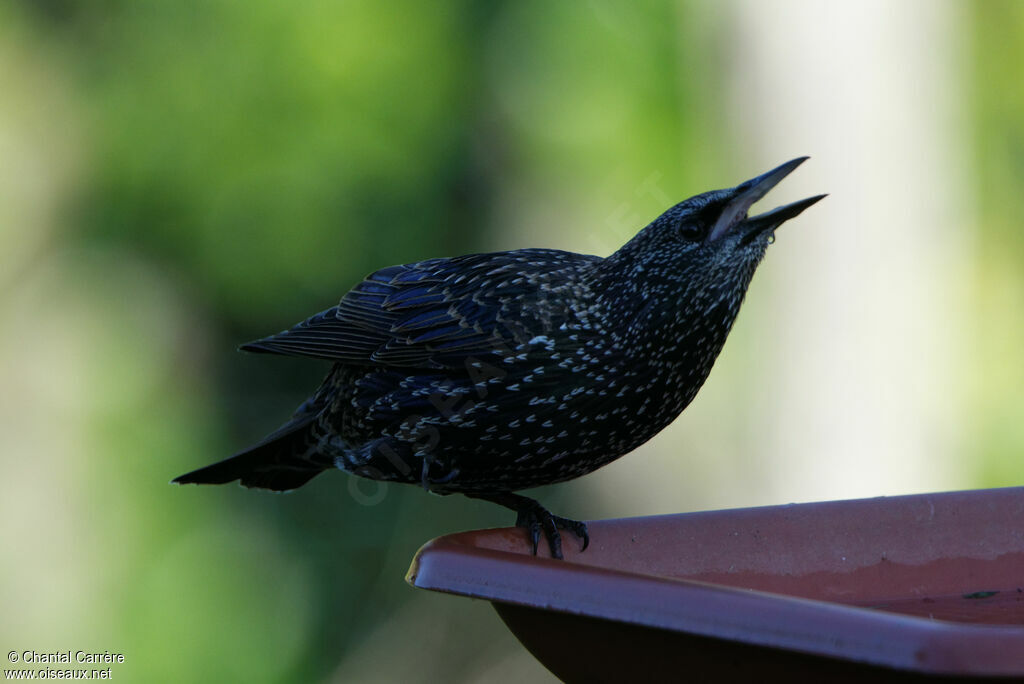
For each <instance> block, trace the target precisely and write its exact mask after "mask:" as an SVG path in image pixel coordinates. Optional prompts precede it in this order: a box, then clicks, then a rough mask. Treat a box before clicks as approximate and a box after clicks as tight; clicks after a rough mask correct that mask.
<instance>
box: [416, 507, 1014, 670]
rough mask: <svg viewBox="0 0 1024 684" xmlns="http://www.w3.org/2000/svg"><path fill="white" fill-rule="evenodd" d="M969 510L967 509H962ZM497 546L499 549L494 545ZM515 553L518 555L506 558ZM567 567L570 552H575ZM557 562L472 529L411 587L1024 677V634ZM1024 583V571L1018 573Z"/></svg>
mask: <svg viewBox="0 0 1024 684" xmlns="http://www.w3.org/2000/svg"><path fill="white" fill-rule="evenodd" d="M990 501H998V502H1003V504H1004V505H1005V504H1006V502H1013V505H1014V506H1017V505H1018V504H1017V503H1016V502H1024V488H1009V489H997V490H977V491H973V492H948V493H942V494H922V495H913V496H906V497H888V498H882V499H860V500H851V501H846V502H825V503H817V504H796V505H786V506H767V507H762V508H756V509H733V510H727V511H717V512H703V513H693V514H679V515H678V516H654V517H651V518H634V519H622V520H617V521H600V522H599V523H598V524H597V526H600V524H602V523H614V524H616V525H620V526H621V525H628V524H638V525H643V524H645V523H651V522H665V521H672V520H673V519H678V520H680V521H682V520H684V519H692V518H693V517H694V516H703V517H704V518H705V519H714V516H717V515H721V516H736V515H740V516H743V515H759V516H766V517H771V516H779V515H786V516H794V515H796V516H799V515H800V514H801V513H809V514H814V513H815V512H816V511H819V510H825V508H822V507H827V509H828V510H830V511H831V512H832V514H840V515H841V514H842V512H843V511H844V510H848V511H849V513H850V515H858V514H859V513H860V512H861V511H863V510H865V508H864V507H865V506H871V507H874V508H880V507H882V508H884V509H885V510H896V509H899V510H903V509H906V508H908V507H914V506H921V505H925V506H927V508H928V509H929V510H930V511H932V512H933V514H934V511H935V510H936V507H938V510H940V511H941V510H943V508H944V507H950V506H959V507H960V508H958V509H956V508H951V509H950V510H952V511H953V513H954V514H956V513H957V512H958V511H963V510H968V509H969V508H970V507H974V508H975V509H978V510H988V509H991V508H992V505H991V503H990ZM965 506H966V507H967V508H965ZM816 507H817V508H816ZM488 546H491V547H493V546H498V547H499V548H486V547H488ZM505 548H510V549H513V550H505ZM568 557H569V559H570V561H571V559H572V557H573V556H572V555H569V556H568ZM570 561H555V560H552V559H550V558H543V557H534V556H532V555H529V554H528V553H527V552H525V540H524V539H523V537H522V531H521V530H515V529H500V530H487V531H474V532H466V533H460V534H454V535H448V536H445V537H440V538H438V539H435V540H433V541H430V542H428V543H427V544H425V545H424V546H423V547H422V548H421V549H420V550H419V552H418V553H417V554H416V557H415V558H414V560H413V563H412V566H411V567H410V570H409V573H408V575H407V578H406V579H407V581H408V582H409V583H410V584H412V585H413V586H415V587H418V588H421V589H429V590H434V591H441V592H446V593H452V594H458V595H462V596H469V597H473V598H481V599H486V600H489V601H498V602H503V603H511V604H516V605H522V606H530V607H534V608H540V609H544V610H553V611H558V612H564V613H570V614H576V615H584V616H588V617H594V618H601V619H606V620H613V621H619V622H624V623H628V624H635V625H643V626H647V627H655V628H660V629H666V630H672V631H676V632H682V633H688V634H695V635H701V636H707V637H714V638H719V639H725V640H732V641H737V642H741V643H746V644H752V645H758V646H765V647H769V648H777V649H784V650H792V651H797V652H801V653H808V654H813V655H820V656H825V657H830V658H838V659H844V660H850V661H855V662H861V663H867V664H872V665H879V666H885V667H892V668H898V669H903V670H912V671H917V672H925V673H931V674H944V675H985V676H1012V675H1022V674H1024V627H1017V626H1009V625H976V624H962V623H956V622H945V621H939V620H932V619H928V618H922V617H912V616H907V615H900V614H895V613H887V612H881V611H877V610H871V609H868V608H861V607H856V606H850V605H843V604H841V603H833V602H830V601H823V600H815V599H808V598H797V597H793V596H788V595H783V594H775V593H769V592H764V591H755V590H751V589H742V588H737V587H731V586H725V585H721V584H713V583H708V582H701V581H694V580H687V579H675V578H668V577H660V576H656V575H645V574H639V573H635V572H624V571H621V570H614V569H608V568H603V567H597V566H593V565H583V564H580V563H575V562H570ZM1022 582H1024V568H1022Z"/></svg>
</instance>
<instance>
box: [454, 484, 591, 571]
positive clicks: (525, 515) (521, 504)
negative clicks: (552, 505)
mask: <svg viewBox="0 0 1024 684" xmlns="http://www.w3.org/2000/svg"><path fill="white" fill-rule="evenodd" d="M466 496H469V497H472V498H474V499H484V500H485V501H491V502H493V503H496V504H499V505H501V506H505V507H506V508H510V509H512V510H513V511H515V512H516V527H522V528H523V529H525V530H526V536H527V538H528V539H529V540H530V544H531V545H532V546H533V555H537V545H538V543H539V542H540V533H541V532H542V531H543V532H544V536H545V538H546V539H547V540H548V547H549V548H550V549H551V557H552V558H557V559H559V560H562V559H563V557H562V535H561V534H560V533H559V530H568V531H569V532H572V533H573V534H575V535H576V536H577V537H579V538H580V539H581V540H582V541H583V548H581V549H580V550H581V551H586V550H587V547H588V546H589V545H590V535H589V534H588V533H587V526H586V524H585V523H582V522H580V521H578V520H570V519H569V518H563V517H561V516H558V515H555V514H553V513H552V512H551V511H549V510H548V509H546V508H544V507H543V506H541V505H540V503H538V502H537V501H535V500H534V499H530V498H528V497H525V496H521V495H519V494H512V493H511V492H500V493H495V494H477V493H473V494H466Z"/></svg>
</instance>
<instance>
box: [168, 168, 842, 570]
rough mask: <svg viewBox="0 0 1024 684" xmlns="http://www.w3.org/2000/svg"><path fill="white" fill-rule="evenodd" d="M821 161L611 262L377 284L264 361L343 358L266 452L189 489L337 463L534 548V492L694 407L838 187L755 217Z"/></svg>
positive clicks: (696, 203) (718, 196)
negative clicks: (764, 262) (736, 328)
mask: <svg viewBox="0 0 1024 684" xmlns="http://www.w3.org/2000/svg"><path fill="white" fill-rule="evenodd" d="M805 159H806V157H802V158H799V159H794V160H792V161H790V162H787V163H785V164H783V165H781V166H779V167H778V168H776V169H773V170H772V171H769V172H768V173H765V174H763V175H761V176H758V177H757V178H754V179H752V180H749V181H747V182H745V183H741V184H740V185H738V186H736V187H735V188H731V189H728V190H715V191H711V192H705V193H703V194H700V195H697V196H695V197H691V198H690V199H688V200H686V201H684V202H680V203H679V204H677V205H675V206H674V207H672V208H671V209H669V210H668V211H666V212H665V213H664V214H662V215H661V216H659V217H658V218H657V219H655V220H654V222H653V223H651V224H650V225H649V226H647V227H646V228H644V229H643V230H642V231H640V233H639V234H638V235H636V237H634V238H633V239H632V240H630V241H629V242H627V243H626V244H625V245H624V246H623V247H622V248H621V249H619V250H618V251H617V252H615V253H614V254H612V255H611V256H609V257H607V258H601V257H597V256H589V255H584V254H575V253H573V252H563V251H559V250H552V249H521V250H515V251H511V252H495V253H491V254H470V255H467V256H461V257H454V258H442V259H428V260H426V261H420V262H417V263H413V264H404V265H401V266H389V267H388V268H383V269H381V270H379V271H376V272H374V273H371V274H370V275H369V276H367V277H366V279H365V280H363V281H362V282H361V283H359V284H358V285H356V286H355V287H354V288H352V290H351V291H350V292H348V294H346V295H345V296H344V297H342V299H341V302H340V303H339V304H338V305H337V306H334V307H331V308H330V309H327V310H326V311H323V312H321V313H318V314H316V315H315V316H313V317H312V318H310V319H308V320H306V321H304V322H302V323H299V324H298V325H296V326H295V327H294V328H292V329H290V330H285V331H283V332H281V333H278V334H277V335H272V336H270V337H266V338H264V339H261V340H257V341H255V342H250V343H248V344H245V345H242V347H241V349H243V350H245V351H251V352H265V353H270V354H285V355H289V356H305V357H310V358H315V359H325V360H328V361H331V362H333V364H334V365H333V366H332V367H331V370H330V372H329V373H328V375H327V378H326V379H325V380H324V381H323V383H322V384H321V385H320V388H319V389H318V390H317V391H316V393H315V394H314V395H313V396H312V397H311V398H310V399H308V400H307V401H306V402H305V403H304V404H302V405H301V406H300V407H299V408H298V409H297V410H296V412H295V415H293V416H292V418H291V420H289V421H288V422H287V423H286V424H285V425H284V426H283V427H281V428H280V429H278V430H277V431H276V432H274V433H273V434H271V435H270V436H269V437H267V438H266V439H264V440H263V441H262V442H260V443H259V444H257V445H256V446H254V447H252V448H250V449H248V450H246V451H243V452H241V453H240V454H238V455H236V456H232V457H231V458H228V459H226V460H224V461H221V462H219V463H215V464H213V465H210V466H207V467H205V468H201V469H199V470H196V471H194V472H191V473H188V474H186V475H182V476H181V477H179V478H177V479H176V480H175V482H178V483H187V482H195V483H206V484H222V483H225V482H230V481H232V480H241V483H242V484H243V485H245V486H246V487H261V488H264V489H273V490H279V491H280V490H288V489H294V488H296V487H299V486H301V485H303V484H304V483H306V482H307V481H308V480H309V479H310V478H312V477H314V476H315V475H317V474H318V473H320V472H322V471H324V470H327V469H329V468H334V467H337V468H340V469H341V470H344V471H346V472H349V473H352V474H354V475H359V476H362V477H367V478H371V479H374V480H388V481H395V482H407V483H418V484H421V485H422V486H423V487H424V488H426V489H427V490H429V491H432V492H436V493H438V494H451V493H453V492H458V493H461V494H465V495H466V496H470V497H473V498H477V499H485V500H487V501H492V502H494V503H497V504H500V505H502V506H506V507H508V508H510V509H512V510H514V511H516V512H517V513H518V518H517V521H516V524H517V525H519V526H521V527H525V528H526V529H527V531H528V534H529V537H530V540H531V541H532V543H533V550H534V553H536V551H537V541H538V539H539V536H540V531H541V530H543V531H544V534H545V536H546V538H547V540H548V544H549V546H550V549H551V555H552V556H554V557H556V558H561V557H562V553H561V537H560V535H559V532H558V529H567V530H570V531H572V532H573V533H574V534H576V535H577V536H578V537H580V539H581V540H582V542H583V548H584V549H586V547H587V543H588V541H589V539H588V536H587V529H586V526H585V525H584V524H583V523H581V522H576V521H574V520H569V519H566V518H561V517H559V516H555V515H552V514H551V513H550V512H549V511H548V510H547V509H545V508H544V507H543V506H541V505H540V504H539V503H537V502H536V501H534V500H533V499H529V498H527V497H525V496H522V495H519V494H516V493H515V492H516V491H518V490H521V489H527V488H530V487H536V486H539V485H545V484H550V483H554V482H562V481H564V480H569V479H572V478H575V477H579V476H580V475H585V474H586V473H589V472H591V471H593V470H596V469H597V468H600V467H601V466H603V465H605V464H606V463H609V462H611V461H613V460H615V459H617V458H618V457H620V456H622V455H623V454H626V453H628V452H630V451H632V450H633V449H635V448H637V447H638V446H640V445H641V444H643V443H644V442H646V441H647V440H649V439H650V438H651V437H653V436H654V435H656V434H657V433H658V432H659V431H660V430H661V429H662V428H664V427H665V426H666V425H668V424H669V423H671V422H672V421H673V420H674V419H675V417H676V416H678V415H679V413H680V412H681V411H682V410H683V409H684V408H686V406H687V404H689V403H690V401H692V400H693V398H694V396H695V395H696V394H697V390H699V389H700V387H701V385H702V384H703V383H704V380H705V379H706V378H707V376H708V373H709V372H710V371H711V366H712V364H713V363H714V362H715V358H716V357H717V356H718V353H719V351H721V349H722V345H724V344H725V338H726V336H727V335H728V334H729V329H730V328H731V327H732V323H733V321H734V320H735V318H736V314H737V313H738V312H739V309H740V304H741V303H742V301H743V297H744V294H745V293H746V290H747V286H748V285H749V284H750V279H751V277H753V275H754V270H755V269H756V268H757V265H758V263H759V262H760V261H761V259H762V257H763V256H764V253H765V249H766V248H767V246H768V244H769V243H770V242H772V240H773V236H774V231H775V229H776V228H777V227H778V226H779V225H780V224H781V223H783V222H784V221H786V220H788V219H791V218H793V217H795V216H796V215H798V214H799V213H800V212H802V211H803V210H804V209H806V208H807V207H809V206H811V205H812V204H814V203H815V202H817V201H818V200H820V199H821V198H822V197H824V195H818V196H816V197H811V198H808V199H805V200H801V201H799V202H794V203H792V204H787V205H785V206H782V207H779V208H777V209H774V210H772V211H769V212H767V213H765V214H761V215H760V216H754V217H749V218H748V216H747V210H748V209H749V208H750V206H751V205H752V204H753V203H754V202H756V201H757V200H759V199H760V198H761V197H763V196H764V194H765V193H766V192H768V191H769V190H770V189H772V188H773V187H774V186H775V185H776V184H777V183H778V182H779V181H781V180H782V179H783V178H784V177H786V176H787V175H788V174H789V173H790V172H792V171H793V170H794V169H795V168H796V167H797V166H799V165H800V164H801V163H802V162H803V161H804V160H805Z"/></svg>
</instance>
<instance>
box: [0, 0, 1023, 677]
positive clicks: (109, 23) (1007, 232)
mask: <svg viewBox="0 0 1024 684" xmlns="http://www.w3.org/2000/svg"><path fill="white" fill-rule="evenodd" d="M713 7H714V4H713V3H705V4H696V3H682V4H680V5H670V4H667V3H662V2H654V1H653V0H644V1H642V2H635V3H613V2H589V3H544V2H539V1H536V0H534V1H529V2H511V1H509V2H494V3H478V2H470V1H469V0H442V1H441V2H431V3H423V2H412V1H411V0H403V1H400V2H391V3H372V2H368V1H365V0H360V1H354V2H328V1H317V0H308V1H305V0H304V1H302V2H277V1H274V0H249V1H246V2H242V1H240V0H206V1H202V2H200V1H198V0H142V1H138V2H136V1H131V0H98V1H94V2H78V1H75V0H45V1H43V0H22V1H21V2H13V1H7V2H3V1H0V265H2V268H0V288H3V293H2V296H0V330H2V331H3V333H4V334H3V335H0V383H2V385H3V389H2V390H0V428H2V436H0V440H2V441H0V445H2V448H3V451H4V453H3V454H2V455H0V462H2V464H3V485H0V486H2V488H3V489H2V492H3V494H2V497H0V499H2V500H0V532H2V535H3V540H4V544H3V548H4V552H5V554H6V555H7V562H5V563H3V564H2V565H0V612H2V613H3V615H4V620H3V621H0V642H2V643H3V644H9V645H10V648H16V649H24V648H35V649H37V650H54V649H62V650H63V649H67V648H72V649H77V648H80V647H81V648H85V649H95V650H100V651H102V650H104V649H109V650H116V651H122V652H124V653H125V654H126V658H127V663H126V664H125V665H123V666H120V669H117V668H115V677H119V678H123V679H124V680H126V681H165V680H166V681H235V680H240V679H243V678H244V679H245V680H247V681H310V680H314V681H316V680H325V679H331V678H334V679H337V680H341V681H344V680H351V679H361V680H366V679H371V680H372V679H380V680H387V679H389V678H392V677H393V678H402V679H404V680H409V681H439V680H441V681H444V680H449V679H454V680H458V679H461V680H473V679H481V680H487V681H493V680H496V679H502V678H506V679H508V680H510V681H511V680H516V681H518V680H520V679H524V678H525V679H535V678H537V677H541V676H543V673H542V671H541V670H539V666H536V665H535V664H533V663H532V661H531V660H530V658H529V656H526V655H524V654H523V653H522V651H521V649H520V647H519V646H518V644H516V643H515V642H514V641H513V640H512V638H511V637H510V636H509V635H508V633H507V632H506V630H505V629H504V627H503V626H502V625H501V624H500V623H499V622H498V621H497V619H496V617H495V616H494V615H493V614H491V613H490V612H489V608H488V607H487V606H486V605H482V604H476V603H470V602H459V604H458V605H457V606H456V605H455V604H454V602H453V600H452V599H450V598H447V597H440V596H428V595H423V594H421V593H418V592H414V591H413V590H412V589H410V588H408V587H406V586H405V585H404V584H403V583H402V582H401V577H402V575H403V574H404V572H405V570H406V568H407V566H408V562H409V559H410V558H411V556H412V554H413V552H414V551H415V549H416V548H417V546H418V545H419V544H421V543H422V542H423V541H425V540H427V539H429V538H431V537H433V536H437V535H439V534H442V533H445V532H449V531H454V530H459V529H465V528H471V527H481V526H487V525H506V524H509V523H510V522H511V521H510V516H509V515H508V514H507V513H506V512H503V511H500V510H497V509H495V508H493V507H491V506H489V505H486V504H480V503H475V502H471V501H467V500H462V499H461V498H460V497H452V498H449V499H441V498H437V497H429V496H427V495H425V494H424V493H423V492H421V491H417V490H416V488H412V487H408V488H402V487H391V488H389V489H388V490H387V492H386V495H385V496H383V498H381V499H380V501H379V502H373V505H367V502H368V499H367V496H369V495H372V494H373V493H374V492H375V490H374V488H373V487H372V486H368V487H364V486H362V485H359V486H360V489H359V490H358V491H356V492H355V493H353V490H352V487H353V486H354V485H353V484H352V481H351V480H350V479H348V478H346V477H345V476H343V475H341V474H340V473H328V474H325V475H323V476H321V477H319V478H317V479H316V480H314V481H313V482H312V483H311V484H310V485H309V486H307V487H305V488H303V489H302V491H301V492H300V493H296V494H290V495H283V496H275V495H270V494H265V493H256V492H250V491H245V490H242V489H241V488H238V487H226V488H197V487H188V488H176V487H170V486H168V484H167V482H168V480H170V479H171V478H172V477H174V476H175V475H178V474H180V473H182V472H184V471H186V470H188V469H191V468H193V467H196V466H199V465H202V464H205V463H208V462H211V461H213V460H216V459H218V458H222V457H224V456H226V455H229V454H230V453H231V452H232V451H234V450H236V449H238V448H240V447H242V446H244V445H245V444H247V443H251V442H253V441H255V440H256V439H259V438H260V437H262V436H263V435H264V434H265V433H266V432H267V431H268V430H269V429H270V428H272V427H274V426H275V425H276V424H277V423H278V422H280V421H281V420H282V419H283V417H284V416H285V415H287V413H288V411H290V410H291V409H292V408H293V406H294V405H295V404H297V403H298V402H299V401H301V400H302V399H303V398H304V396H305V395H306V393H307V392H308V391H309V390H310V389H311V388H312V387H313V386H315V385H316V383H317V382H318V381H319V376H320V375H321V374H322V373H323V371H324V367H323V366H322V365H320V364H316V363H306V362H302V361H294V360H288V359H275V358H249V357H245V356H242V355H239V354H236V353H235V352H234V351H233V346H234V345H236V344H238V343H239V342H242V341H245V340H247V339H251V338H253V337H257V336H261V335H264V334H267V333H269V332H273V331H275V330H277V329H280V328H284V327H286V326H288V325H291V324H293V323H294V322H296V321H297V320H298V319H300V318H302V317H304V316H306V315H308V314H310V313H313V312H315V311H316V310H318V309H321V308H326V307H328V306H330V305H331V304H333V303H334V301H335V300H336V299H337V298H338V297H339V296H340V295H341V294H342V292H343V291H344V290H345V289H347V288H348V287H349V286H350V285H351V284H352V283H353V282H354V281H355V280H356V279H358V278H360V277H361V276H363V275H364V274H365V273H367V272H368V271H370V270H372V269H374V268H377V267H380V266H383V265H386V264H392V263H399V262H405V261H412V260H416V259H421V258H425V257H430V256H438V255H446V254H456V253H466V252H471V251H477V250H484V249H492V248H515V247H522V246H527V245H542V246H551V247H561V248H573V249H577V250H579V251H590V252H599V253H606V252H608V251H610V250H611V249H613V248H614V247H615V246H616V245H617V244H619V243H621V242H622V241H623V240H624V239H626V238H627V237H629V235H630V234H631V232H632V231H633V230H634V229H635V228H636V227H638V224H640V223H642V222H643V221H645V220H647V219H649V218H651V217H653V216H654V215H656V214H657V213H658V212H659V211H661V210H662V209H664V208H665V207H664V201H663V198H661V197H659V196H658V195H657V193H652V192H644V191H642V189H643V188H642V184H643V183H644V182H645V181H647V180H650V179H654V180H653V182H654V183H655V184H656V185H657V186H658V187H659V188H662V189H664V190H666V191H669V190H670V191H672V192H678V191H679V190H680V189H691V190H694V191H696V190H703V189H706V187H705V185H706V179H707V178H720V177H722V176H723V174H722V171H723V169H725V168H727V167H728V166H729V159H730V158H732V157H733V156H736V155H739V154H740V152H738V151H735V150H732V149H731V148H730V146H729V141H730V140H731V137H730V135H729V131H728V130H727V129H726V127H727V125H728V124H727V117H725V116H723V109H724V108H725V107H726V103H725V99H726V98H725V95H724V93H723V89H722V87H721V85H720V84H721V80H722V78H723V72H724V71H725V69H726V66H727V62H728V60H729V59H730V52H729V48H730V40H731V39H732V36H731V35H730V34H729V30H728V27H727V26H723V25H722V23H721V15H720V14H719V13H718V12H716V11H715V10H714V9H713ZM970 16H971V17H972V25H971V27H969V28H970V30H971V31H973V34H972V35H973V36H974V39H973V45H974V52H973V55H972V65H971V66H972V72H971V79H972V82H973V83H974V87H975V91H974V103H973V109H972V112H971V127H972V128H971V130H972V132H973V133H974V134H975V143H976V144H975V149H976V152H977V157H976V164H977V170H978V174H977V178H978V185H977V195H978V206H979V212H980V218H981V220H980V222H979V230H978V233H977V235H978V237H977V240H978V247H979V255H978V256H977V261H978V264H980V266H979V267H978V269H977V273H978V278H977V286H978V291H977V293H975V294H976V296H977V301H978V303H979V304H978V308H977V321H976V327H977V329H978V331H979V332H978V335H977V341H978V347H977V349H978V352H979V353H978V355H977V358H976V361H977V363H978V364H979V370H978V371H977V377H978V378H979V380H978V381H977V382H976V383H975V385H974V386H973V390H972V391H973V394H974V396H973V397H971V399H970V401H969V402H967V409H966V410H965V417H966V418H967V419H969V420H970V421H972V423H973V425H974V427H973V430H972V432H974V433H975V434H978V435H982V436H983V437H980V438H979V440H978V441H977V442H976V443H975V444H974V445H973V446H972V447H971V448H972V449H975V450H976V451H975V452H974V453H971V454H967V455H965V457H970V458H973V459H974V461H973V462H975V463H977V469H978V472H979V478H981V480H980V481H979V483H978V484H991V485H1004V484H1009V483H1011V482H1014V481H1021V480H1022V479H1024V472H1022V466H1021V465H1020V462H1019V459H1018V460H1017V461H1013V460H1010V459H1008V458H1006V455H1007V454H1013V453H1020V452H1021V451H1024V428H1022V426H1021V423H1020V420H1019V417H1020V416H1021V415H1022V414H1024V407H1022V405H1021V399H1020V396H1021V394H1020V390H1019V388H1020V387H1021V386H1022V384H1024V376H1022V375H1021V374H1022V373H1024V366H1022V365H1021V364H1019V363H1018V364H1016V365H1013V366H1012V367H1007V366H1006V365H1005V364H1003V363H1002V362H1001V359H1006V358H1008V357H1013V356H1019V353H1020V349H1021V348H1022V347H1024V313H1022V312H1024V294H1022V293H1024V277H1022V275H1021V273H1022V271H1021V269H1020V264H1022V263H1024V233H1022V232H1021V226H1022V225H1024V215H1022V213H1021V206H1022V205H1021V203H1020V201H1019V199H1020V188H1022V187H1024V123H1022V122H1024V90H1022V89H1021V88H1020V87H1019V86H1017V85H1016V84H1017V82H1018V81H1019V80H1020V74H1019V70H1020V69H1019V66H1020V65H1021V64H1024V47H1022V46H1024V10H1022V5H1020V4H1017V3H1013V2H988V3H977V4H972V5H971V11H970ZM697 479H699V478H697ZM693 486H695V487H699V486H701V485H700V484H699V483H698V484H695V485H693ZM360 492H361V493H360ZM559 496H567V495H566V494H563V493H562V492H561V491H560V492H550V493H546V498H545V502H546V503H549V504H550V505H553V506H554V505H556V504H557V503H558V497H559ZM371 499H372V496H371ZM580 503H581V504H582V505H583V507H584V508H585V507H586V506H587V505H589V506H590V507H591V508H590V509H589V510H588V511H587V512H588V513H589V512H593V514H595V515H599V514H601V510H600V508H599V507H598V506H597V504H595V502H593V501H588V502H580Z"/></svg>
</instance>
